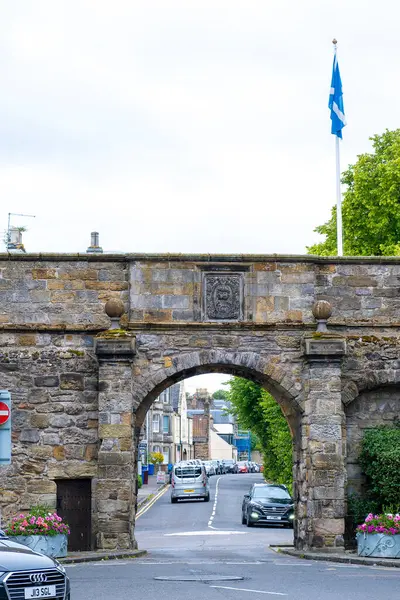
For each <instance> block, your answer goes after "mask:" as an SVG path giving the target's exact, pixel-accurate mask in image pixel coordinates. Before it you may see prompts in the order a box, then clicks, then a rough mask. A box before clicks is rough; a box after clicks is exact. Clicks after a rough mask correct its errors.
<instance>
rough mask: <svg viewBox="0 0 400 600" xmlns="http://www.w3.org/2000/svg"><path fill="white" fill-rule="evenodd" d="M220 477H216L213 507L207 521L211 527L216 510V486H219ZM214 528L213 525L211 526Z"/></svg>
mask: <svg viewBox="0 0 400 600" xmlns="http://www.w3.org/2000/svg"><path fill="white" fill-rule="evenodd" d="M220 479H222V478H221V477H218V479H217V485H216V486H215V498H214V505H213V509H212V513H211V517H210V520H209V521H208V526H209V527H210V528H211V527H212V522H213V520H214V517H215V512H216V510H217V502H218V486H219V481H220ZM213 529H214V527H213Z"/></svg>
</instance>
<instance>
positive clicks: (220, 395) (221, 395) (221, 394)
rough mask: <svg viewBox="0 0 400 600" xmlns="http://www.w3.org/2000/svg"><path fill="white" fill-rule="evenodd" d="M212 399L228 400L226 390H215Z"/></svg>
mask: <svg viewBox="0 0 400 600" xmlns="http://www.w3.org/2000/svg"><path fill="white" fill-rule="evenodd" d="M212 397H213V398H214V400H228V391H227V390H216V391H215V392H214V393H213V395H212Z"/></svg>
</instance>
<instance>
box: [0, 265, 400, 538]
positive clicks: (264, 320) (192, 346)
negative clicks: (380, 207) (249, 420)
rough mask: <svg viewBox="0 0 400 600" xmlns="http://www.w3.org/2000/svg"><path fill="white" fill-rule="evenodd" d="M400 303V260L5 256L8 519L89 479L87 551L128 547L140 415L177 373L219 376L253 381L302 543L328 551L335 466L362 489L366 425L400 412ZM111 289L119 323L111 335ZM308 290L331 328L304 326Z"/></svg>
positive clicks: (1, 350) (336, 508)
mask: <svg viewBox="0 0 400 600" xmlns="http://www.w3.org/2000/svg"><path fill="white" fill-rule="evenodd" d="M399 297H400V261H399V260H398V259H386V258H379V259H369V258H368V259H363V258H357V259H352V258H343V259H337V260H335V261H333V260H331V259H326V258H320V259H317V258H315V257H309V256H306V257H276V256H269V257H268V256H264V257H261V256H208V255H199V256H186V257H185V256H179V255H176V256H170V255H157V256H151V255H126V256H122V255H115V256H112V255H102V256H96V255H82V256H79V255H71V256H67V255H54V256H52V255H47V256H44V255H43V256H42V255H37V256H35V255H25V256H24V255H18V256H13V255H5V256H2V257H1V256H0V388H1V389H9V390H10V391H11V393H12V401H13V443H14V446H13V462H12V465H11V466H10V467H7V468H5V469H2V472H1V480H0V504H1V506H2V509H3V514H5V515H6V516H7V515H10V514H11V513H14V512H16V511H17V510H20V509H25V508H29V506H31V505H32V504H33V503H35V502H48V503H51V504H53V505H54V503H55V491H56V481H57V479H64V478H66V479H69V478H91V479H92V484H93V485H92V491H93V499H94V503H93V534H94V539H95V540H96V544H97V546H98V547H133V546H134V545H135V540H134V534H133V527H134V515H135V503H136V458H137V442H138V439H139V431H140V427H141V425H142V424H143V420H144V417H145V414H146V411H147V409H148V408H149V406H150V405H151V403H152V402H153V401H154V399H155V398H156V397H157V396H158V395H159V394H160V392H161V391H163V389H165V388H166V387H168V386H169V385H171V384H173V383H175V382H177V381H179V380H182V379H184V378H186V377H188V376H191V375H195V374H201V373H209V372H223V373H227V374H233V375H240V376H245V377H248V378H250V379H252V380H253V381H257V382H259V383H261V384H262V385H263V386H264V387H265V388H266V389H268V390H269V391H270V392H271V393H272V394H273V396H274V397H275V399H276V400H277V401H278V402H279V404H280V406H281V407H282V410H283V413H284V414H285V416H286V418H287V420H288V423H289V426H290V429H291V431H292V434H293V440H294V473H295V481H296V494H295V498H296V507H297V523H296V530H295V531H296V543H297V546H298V547H309V546H318V545H325V546H326V545H336V546H339V545H340V544H341V543H342V533H343V516H344V510H345V491H346V465H347V473H348V477H349V482H350V484H351V486H354V487H357V486H359V482H360V471H359V467H358V465H357V448H358V443H359V440H360V439H361V436H362V431H363V429H364V428H365V426H366V425H368V424H376V423H381V422H388V423H389V422H392V421H393V420H394V419H395V418H396V413H398V411H399V408H400V407H399V400H398V396H397V389H398V384H399V382H400V352H399V343H400V335H399V332H400V329H399V328H400V318H399V305H400V300H399ZM109 299H118V300H121V301H122V303H123V309H122V312H124V313H125V314H124V315H123V316H122V319H121V325H122V327H123V328H126V331H123V330H121V329H116V330H114V331H113V330H111V331H108V328H109V327H110V319H109V318H108V317H107V316H106V314H105V313H104V304H105V302H106V301H107V300H109ZM318 299H326V300H328V301H329V302H330V303H331V305H332V310H333V313H332V317H331V318H330V320H329V324H328V327H329V331H328V333H327V334H316V333H315V319H314V317H313V315H312V310H311V309H312V305H313V303H314V302H315V301H316V300H318ZM377 390H378V391H377ZM346 446H347V448H348V451H347V454H346Z"/></svg>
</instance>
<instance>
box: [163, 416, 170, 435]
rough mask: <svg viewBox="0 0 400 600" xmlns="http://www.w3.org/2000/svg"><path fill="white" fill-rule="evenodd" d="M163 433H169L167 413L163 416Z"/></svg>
mask: <svg viewBox="0 0 400 600" xmlns="http://www.w3.org/2000/svg"><path fill="white" fill-rule="evenodd" d="M163 433H169V417H168V415H164V416H163Z"/></svg>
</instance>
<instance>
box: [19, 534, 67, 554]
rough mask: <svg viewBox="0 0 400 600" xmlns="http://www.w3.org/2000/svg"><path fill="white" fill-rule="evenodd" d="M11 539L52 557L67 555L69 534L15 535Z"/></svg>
mask: <svg viewBox="0 0 400 600" xmlns="http://www.w3.org/2000/svg"><path fill="white" fill-rule="evenodd" d="M10 539H12V540H13V541H14V542H18V543H19V544H23V545H24V546H28V548H30V549H31V550H34V551H35V552H40V553H41V554H45V555H46V556H51V557H52V558H62V557H64V556H67V544H68V536H67V535H64V534H61V533H60V534H58V535H15V536H12V537H11V538H10Z"/></svg>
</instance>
